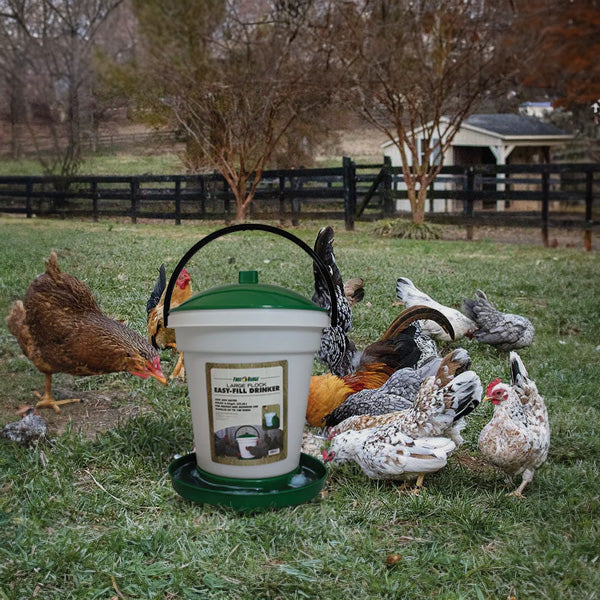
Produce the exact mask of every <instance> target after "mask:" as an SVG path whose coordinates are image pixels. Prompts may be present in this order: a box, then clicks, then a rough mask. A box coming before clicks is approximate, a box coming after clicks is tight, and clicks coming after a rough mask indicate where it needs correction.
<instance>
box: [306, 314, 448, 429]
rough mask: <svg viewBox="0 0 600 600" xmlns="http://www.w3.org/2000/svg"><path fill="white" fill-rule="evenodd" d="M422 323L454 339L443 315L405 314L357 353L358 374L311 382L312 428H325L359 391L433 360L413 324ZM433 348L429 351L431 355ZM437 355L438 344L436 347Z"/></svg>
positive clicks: (309, 411)
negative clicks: (328, 418)
mask: <svg viewBox="0 0 600 600" xmlns="http://www.w3.org/2000/svg"><path fill="white" fill-rule="evenodd" d="M420 319H432V320H435V321H436V322H438V323H440V325H442V326H443V327H444V328H446V329H447V330H448V332H449V333H450V335H451V336H453V335H454V332H453V330H452V326H451V325H450V322H449V321H448V319H446V317H444V315H442V314H441V313H439V312H438V311H436V310H435V309H430V308H427V307H424V306H414V307H412V308H409V309H406V310H404V311H403V312H402V313H401V314H400V315H398V317H396V318H395V319H394V321H393V322H392V324H391V325H390V326H389V327H388V329H387V330H386V331H385V333H384V334H383V335H382V336H381V338H380V339H379V340H378V341H377V342H374V343H373V344H370V345H369V346H367V347H366V348H365V349H364V350H363V351H362V352H358V351H357V360H356V364H357V365H358V368H357V370H356V371H355V372H354V373H351V374H349V375H345V376H344V377H338V376H337V375H333V374H326V375H315V376H313V377H312V378H311V383H310V389H309V393H308V404H307V410H306V419H307V421H308V424H309V425H311V426H313V427H323V425H324V419H325V417H326V416H327V415H328V414H330V413H331V412H332V411H333V410H334V409H336V408H337V407H338V406H339V405H340V404H342V402H344V400H345V399H346V398H347V397H348V396H349V395H350V394H354V393H356V392H359V391H360V390H364V389H372V388H378V387H381V386H382V385H383V384H384V383H385V382H386V381H387V380H388V379H389V377H390V376H391V375H392V373H394V372H395V371H397V370H398V369H402V368H405V367H414V366H420V365H421V364H422V363H423V362H424V361H425V360H427V359H428V358H430V356H432V355H431V354H426V353H425V351H424V345H423V340H422V339H421V336H420V328H419V326H418V325H417V324H413V323H414V322H415V321H418V320H420ZM430 350H431V348H429V347H428V348H427V352H429V351H430ZM433 352H434V353H435V344H434V345H433Z"/></svg>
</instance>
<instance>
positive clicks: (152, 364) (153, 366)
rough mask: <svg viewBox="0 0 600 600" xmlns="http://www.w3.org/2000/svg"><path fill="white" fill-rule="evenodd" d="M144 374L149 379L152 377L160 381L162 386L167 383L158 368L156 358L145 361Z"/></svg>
mask: <svg viewBox="0 0 600 600" xmlns="http://www.w3.org/2000/svg"><path fill="white" fill-rule="evenodd" d="M144 367H145V370H146V374H147V376H148V375H149V376H150V377H154V379H156V380H157V381H160V382H161V383H162V384H163V385H167V383H168V381H167V378H166V377H165V374H164V373H163V372H162V369H161V367H160V359H159V358H158V357H156V358H155V359H154V360H151V361H150V360H147V361H146V363H145V364H144Z"/></svg>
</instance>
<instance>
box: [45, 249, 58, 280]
mask: <svg viewBox="0 0 600 600" xmlns="http://www.w3.org/2000/svg"><path fill="white" fill-rule="evenodd" d="M46 275H48V277H50V278H51V279H53V280H55V281H56V280H57V279H58V278H59V276H60V275H61V270H60V267H59V266H58V256H57V254H56V252H51V253H50V256H49V257H48V258H47V259H46Z"/></svg>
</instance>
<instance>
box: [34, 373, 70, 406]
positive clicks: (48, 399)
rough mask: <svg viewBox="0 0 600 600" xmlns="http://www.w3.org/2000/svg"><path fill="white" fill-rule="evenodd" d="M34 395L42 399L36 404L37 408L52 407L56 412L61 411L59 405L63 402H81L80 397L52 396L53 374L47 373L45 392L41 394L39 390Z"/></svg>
mask: <svg viewBox="0 0 600 600" xmlns="http://www.w3.org/2000/svg"><path fill="white" fill-rule="evenodd" d="M33 395H34V396H35V397H36V398H39V399H40V401H39V402H38V403H37V404H36V405H35V407H36V408H52V409H54V412H57V413H58V412H60V408H59V405H61V404H71V403H73V402H81V399H80V398H68V399H65V400H55V399H54V398H53V397H52V375H48V374H47V375H46V385H45V388H44V393H43V394H40V393H39V392H33Z"/></svg>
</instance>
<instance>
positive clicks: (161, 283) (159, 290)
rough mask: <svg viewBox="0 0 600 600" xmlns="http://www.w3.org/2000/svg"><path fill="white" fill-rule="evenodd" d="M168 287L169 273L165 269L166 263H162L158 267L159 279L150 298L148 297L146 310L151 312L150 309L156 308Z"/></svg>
mask: <svg viewBox="0 0 600 600" xmlns="http://www.w3.org/2000/svg"><path fill="white" fill-rule="evenodd" d="M166 287H167V274H166V271H165V265H164V264H163V265H160V268H159V269H158V279H157V281H156V285H155V286H154V289H153V290H152V293H151V294H150V298H148V302H147V303H146V312H147V313H150V311H151V310H152V309H153V308H155V307H156V306H157V305H158V303H159V302H160V298H161V296H162V294H163V292H164V291H165V289H166Z"/></svg>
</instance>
